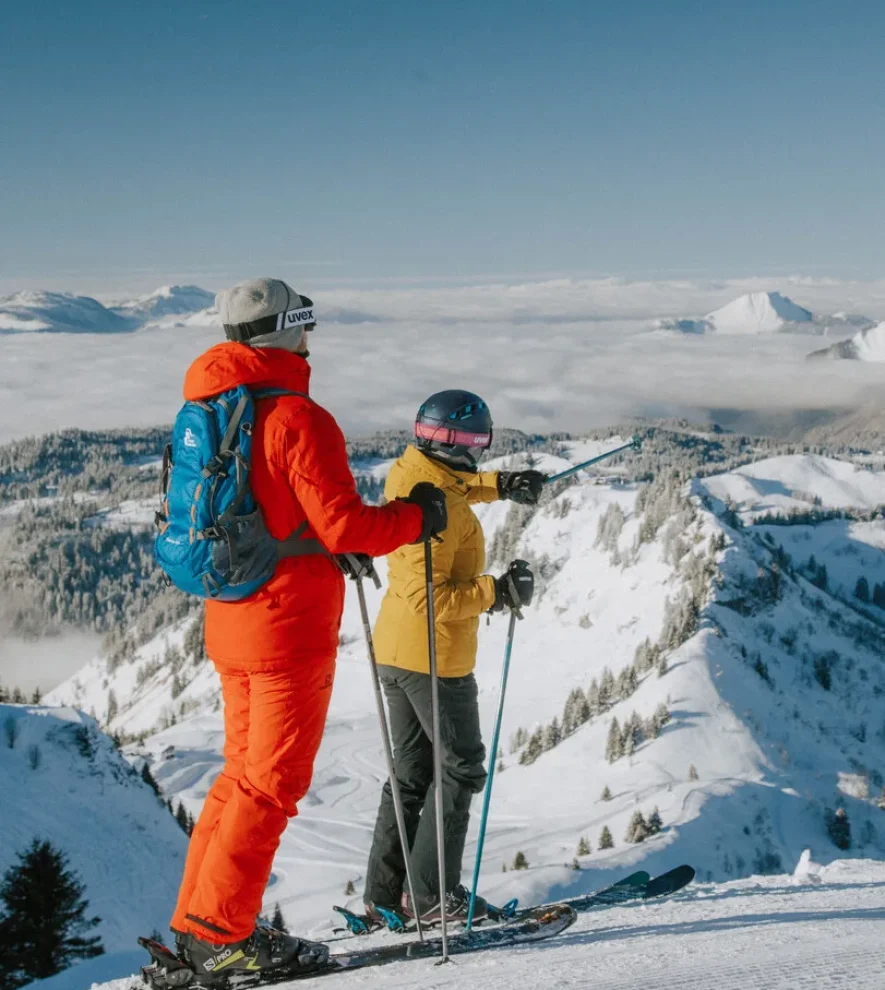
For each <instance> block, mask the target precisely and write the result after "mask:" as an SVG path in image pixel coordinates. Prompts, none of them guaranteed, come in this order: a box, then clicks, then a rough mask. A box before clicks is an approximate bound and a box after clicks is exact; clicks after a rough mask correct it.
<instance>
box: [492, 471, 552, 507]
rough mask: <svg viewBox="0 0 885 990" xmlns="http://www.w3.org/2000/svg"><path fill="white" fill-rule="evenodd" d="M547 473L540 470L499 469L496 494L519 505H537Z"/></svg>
mask: <svg viewBox="0 0 885 990" xmlns="http://www.w3.org/2000/svg"><path fill="white" fill-rule="evenodd" d="M546 481H547V475H546V474H544V473H543V472H542V471H501V472H499V474H498V496H499V497H500V498H502V499H509V500H510V501H511V502H518V503H519V504H520V505H537V504H538V499H540V497H541V492H542V491H543V490H544V484H545V482H546Z"/></svg>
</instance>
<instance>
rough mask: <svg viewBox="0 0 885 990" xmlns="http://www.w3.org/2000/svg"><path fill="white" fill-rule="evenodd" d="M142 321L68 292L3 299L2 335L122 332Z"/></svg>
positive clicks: (0, 308) (0, 314)
mask: <svg viewBox="0 0 885 990" xmlns="http://www.w3.org/2000/svg"><path fill="white" fill-rule="evenodd" d="M139 325H140V321H139V320H137V319H133V318H131V317H130V316H129V315H127V314H124V313H118V312H115V311H113V310H110V309H106V308H105V307H104V306H102V304H101V303H100V302H98V300H97V299H91V298H90V297H89V296H74V295H71V294H70V293H66V292H16V293H15V294H14V295H12V296H4V297H2V298H0V333H4V332H5V333H27V332H44V333H45V332H50V331H52V332H56V333H119V332H121V331H128V330H134V329H135V328H136V327H137V326H139Z"/></svg>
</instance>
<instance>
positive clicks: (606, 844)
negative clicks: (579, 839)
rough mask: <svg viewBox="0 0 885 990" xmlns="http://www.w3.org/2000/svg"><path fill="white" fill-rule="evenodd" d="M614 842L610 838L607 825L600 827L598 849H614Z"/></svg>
mask: <svg viewBox="0 0 885 990" xmlns="http://www.w3.org/2000/svg"><path fill="white" fill-rule="evenodd" d="M614 847H615V840H614V839H613V838H612V833H611V829H610V828H609V827H608V825H603V826H602V831H601V832H600V833H599V848H600V849H614Z"/></svg>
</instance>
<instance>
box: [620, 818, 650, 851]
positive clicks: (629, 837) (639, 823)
mask: <svg viewBox="0 0 885 990" xmlns="http://www.w3.org/2000/svg"><path fill="white" fill-rule="evenodd" d="M647 838H648V822H646V820H645V818H644V817H643V814H642V812H641V811H634V812H633V817H632V818H631V819H630V824H629V825H628V826H627V834H626V835H625V836H624V841H625V842H634V843H635V842H644V841H645V840H646V839H647Z"/></svg>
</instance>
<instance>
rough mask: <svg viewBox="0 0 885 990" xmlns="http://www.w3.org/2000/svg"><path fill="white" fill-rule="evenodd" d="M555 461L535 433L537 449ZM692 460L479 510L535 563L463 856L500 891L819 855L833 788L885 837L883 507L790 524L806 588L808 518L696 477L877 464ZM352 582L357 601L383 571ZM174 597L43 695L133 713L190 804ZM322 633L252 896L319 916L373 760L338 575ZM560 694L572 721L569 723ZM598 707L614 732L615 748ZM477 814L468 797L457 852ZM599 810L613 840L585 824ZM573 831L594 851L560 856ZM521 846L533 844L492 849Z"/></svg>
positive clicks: (194, 740) (577, 888)
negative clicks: (705, 464) (134, 636)
mask: <svg viewBox="0 0 885 990" xmlns="http://www.w3.org/2000/svg"><path fill="white" fill-rule="evenodd" d="M616 443H617V440H616V439H615V438H613V439H612V440H611V445H615V444H616ZM592 446H593V445H581V444H573V445H572V448H571V450H570V453H569V456H570V457H573V458H574V460H576V461H577V460H579V459H583V457H586V456H589V455H590V454H592V453H593V452H594V451H593V450H591V447H592ZM566 463H567V462H566V461H564V460H562V459H561V458H557V457H553V456H551V455H543V456H540V457H537V458H536V464H537V466H539V467H540V469H541V470H545V471H548V472H553V471H554V470H556V469H557V468H561V467H564V466H565V465H566ZM378 469H379V470H381V469H382V466H381V465H378ZM695 484H696V488H695V495H694V496H693V500H692V503H691V504H689V503H688V502H686V501H685V499H684V497H683V496H682V495H681V494H680V486H679V485H677V486H676V487H675V488H674V487H672V486H671V485H669V484H667V483H664V482H660V483H657V482H656V483H655V484H654V485H652V486H651V487H649V488H636V487H634V486H631V485H625V484H622V483H620V482H618V480H617V479H610V480H609V481H608V482H603V483H599V484H590V483H586V482H584V483H582V484H576V485H574V486H572V487H568V488H566V489H564V490H563V491H561V492H560V493H559V494H558V495H557V496H556V497H555V498H553V499H552V500H551V501H550V502H549V503H547V504H546V505H544V506H543V507H541V508H540V509H539V510H537V511H536V512H534V513H532V512H527V511H525V510H522V509H519V508H517V507H513V506H511V505H508V504H506V503H496V504H493V505H488V506H483V507H481V508H480V510H479V512H480V515H481V516H482V519H483V524H484V527H485V530H486V533H487V535H488V537H489V544H490V554H491V560H490V568H491V569H492V570H493V571H497V570H498V569H499V568H501V567H503V565H504V564H505V563H506V562H507V561H509V560H510V559H512V557H514V556H524V557H526V558H527V559H530V560H532V561H533V563H534V565H535V568H536V571H537V573H538V574H539V594H538V598H537V601H536V603H535V604H533V606H532V608H531V610H529V611H527V616H526V621H524V622H522V623H519V624H518V627H517V638H516V643H515V647H514V654H513V663H512V667H511V677H510V682H509V685H508V694H507V705H506V709H505V720H504V727H503V735H502V741H503V744H502V751H501V752H500V753H499V754H497V757H498V760H499V761H500V766H499V773H498V775H497V777H496V784H495V796H494V801H493V806H492V814H491V818H490V824H489V832H488V835H487V840H486V855H485V865H484V871H483V874H482V877H481V889H482V890H483V891H484V892H485V893H487V894H488V895H489V896H490V898H492V899H493V900H497V901H501V900H506V899H508V898H509V897H511V896H518V897H520V898H521V899H523V900H524V901H535V900H538V899H540V898H545V897H551V896H554V897H555V896H561V895H563V894H572V893H579V892H582V891H586V890H589V889H592V888H594V887H596V886H598V885H600V884H604V883H606V882H608V881H610V880H613V879H616V878H617V877H618V875H619V874H621V873H623V872H624V871H625V870H629V869H630V868H631V867H636V866H637V865H638V864H642V866H643V868H647V869H649V870H650V871H651V872H656V871H659V870H663V869H666V868H668V867H669V866H672V865H674V863H676V862H680V861H690V862H692V863H694V864H695V865H696V866H697V867H698V869H699V871H700V875H701V877H702V878H707V879H720V880H726V879H728V878H734V877H740V876H746V875H748V874H750V873H753V872H776V871H777V870H779V869H782V868H783V866H784V864H787V863H792V862H794V861H795V860H796V859H797V858H798V856H799V854H800V853H801V851H802V849H803V848H804V847H805V846H811V847H812V849H813V851H814V854H815V857H816V858H818V859H820V861H821V862H824V863H826V862H828V861H830V860H832V859H833V857H834V856H836V855H839V852H838V850H837V849H836V847H835V845H834V844H833V842H832V840H831V838H830V836H829V835H828V823H830V820H831V816H832V814H833V812H834V810H835V809H837V808H839V807H840V806H842V805H844V806H845V808H846V809H847V811H848V814H849V817H850V821H851V829H852V836H853V840H852V841H853V847H852V848H853V849H855V850H857V851H859V852H860V853H861V854H865V855H873V856H876V855H882V854H885V842H883V830H882V826H881V821H880V819H881V814H882V812H881V810H880V809H879V808H878V807H876V805H875V799H876V797H877V795H878V792H879V789H880V788H881V786H882V783H883V781H882V777H881V773H882V768H885V738H883V735H882V733H880V732H879V727H880V725H881V715H880V701H879V700H878V699H879V697H880V696H881V694H883V693H885V669H883V665H882V662H881V656H882V652H883V650H885V631H883V628H882V626H883V624H885V621H883V620H882V619H880V618H879V613H878V612H877V611H875V610H874V609H873V608H872V607H871V606H870V607H869V608H866V607H859V606H858V607H855V605H854V604H853V603H852V602H851V601H850V600H849V599H850V595H849V594H846V592H845V589H850V588H851V586H852V581H853V580H856V574H857V573H861V572H863V571H868V572H869V577H870V579H871V580H872V581H874V582H875V580H876V577H877V575H878V570H877V568H878V566H879V564H880V563H881V561H880V560H879V558H880V557H881V547H882V546H885V530H883V523H882V521H881V520H873V521H869V522H866V523H863V524H860V523H858V524H857V525H856V526H855V527H854V528H851V529H850V530H846V529H845V528H844V527H843V529H842V531H841V532H839V531H838V530H834V531H832V532H829V531H827V532H825V533H824V532H823V531H822V530H819V529H818V528H817V527H813V526H812V527H809V529H810V530H812V531H813V536H812V538H811V539H812V543H811V544H809V545H810V546H813V547H814V548H815V549H816V552H818V553H820V554H822V555H823V557H822V558H821V563H826V565H827V567H828V568H829V569H831V571H832V575H833V576H832V579H831V584H830V586H828V587H826V588H825V587H822V586H821V583H820V581H819V580H818V578H817V576H816V572H815V575H812V574H811V572H810V571H808V570H807V567H806V565H805V562H804V557H803V556H802V555H801V554H800V553H799V551H798V550H795V551H794V550H793V549H786V546H785V543H784V541H785V540H787V538H788V536H789V537H790V538H792V537H793V536H794V535H795V536H796V538H797V539H798V538H799V537H800V535H801V530H802V527H798V526H796V527H755V526H746V527H744V528H741V527H740V525H739V522H740V518H739V515H738V514H737V513H735V516H734V519H735V522H734V523H733V524H727V523H726V522H725V516H726V513H725V511H724V505H723V504H722V503H723V501H724V499H722V498H720V496H719V495H715V494H714V493H715V492H719V493H720V494H721V495H722V496H725V499H732V500H733V499H734V496H735V495H740V494H741V491H743V488H742V486H749V487H750V494H748V495H747V497H746V498H745V499H744V502H745V503H746V505H745V507H744V508H745V511H746V513H747V515H746V519H747V521H748V522H749V521H751V520H752V519H753V518H754V517H755V516H754V513H756V512H757V510H759V504H760V503H762V504H765V505H767V504H768V503H767V502H766V501H765V500H766V499H768V498H770V497H773V495H772V493H773V494H778V493H781V492H784V493H785V497H787V498H791V499H795V498H796V497H797V492H798V491H800V490H801V489H802V488H805V487H808V488H809V490H810V491H811V492H815V491H816V490H818V489H819V490H820V492H821V494H820V496H819V499H820V501H821V504H827V503H832V504H837V505H844V504H849V505H862V506H867V505H870V504H875V503H876V502H878V501H879V500H880V496H879V492H880V491H881V485H882V478H881V476H880V475H876V474H873V473H868V472H856V471H855V468H854V466H853V465H851V464H848V463H842V462H834V461H831V460H826V459H821V458H805V457H784V458H772V459H769V460H768V461H765V462H761V463H759V464H756V465H753V466H752V468H751V469H746V468H745V469H741V470H740V471H737V472H730V473H728V474H726V475H723V476H722V477H720V478H708V479H706V480H705V481H704V482H703V486H702V487H701V486H700V483H695ZM760 493H761V494H760ZM750 495H752V498H753V499H755V501H751V499H750ZM704 504H706V505H707V506H708V507H704ZM720 512H722V514H723V518H722V519H720V518H718V516H717V513H720ZM729 518H730V517H729ZM781 531H782V533H783V535H782V534H781ZM831 558H832V560H831ZM791 560H792V561H793V563H791V562H790V561H791ZM840 560H841V561H843V564H842V566H843V568H844V572H843V570H840V565H839V564H838V563H837V562H838V561H840ZM830 561H831V562H830ZM852 562H853V563H852ZM877 562H878V563H877ZM852 567H854V568H855V571H852ZM382 576H383V566H382ZM882 577H883V579H885V571H883V574H882ZM812 578H814V580H812ZM367 591H368V593H369V600H370V607H371V609H372V611H373V613H374V611H375V610H376V609H377V607H378V604H379V601H380V595H379V594H376V593H375V591H374V589H371V588H368V589H367ZM193 621H194V620H193V619H191V620H184V621H182V622H180V623H178V624H177V625H176V626H174V627H172V628H170V629H167V630H164V631H162V632H161V633H160V634H159V635H158V636H157V637H156V639H155V640H153V641H152V642H151V643H149V644H147V645H146V646H144V647H142V648H141V649H139V650H138V651H136V652H135V653H134V654H133V655H132V656H130V657H126V658H124V659H123V660H122V661H117V662H116V663H114V664H109V663H108V662H107V661H106V660H104V659H98V660H96V661H94V662H93V663H92V664H91V665H90V666H89V667H88V668H86V669H85V670H83V671H81V673H80V674H79V675H78V676H77V677H76V678H75V679H73V680H72V681H71V682H68V684H67V685H64V686H62V687H61V688H59V689H58V690H57V691H56V692H53V694H52V696H51V697H52V699H53V700H59V699H64V700H66V701H69V702H71V703H76V704H79V705H82V706H83V707H84V708H86V709H87V710H88V709H89V708H94V709H95V711H96V713H97V715H98V716H99V717H100V718H101V719H102V721H104V720H106V719H107V718H108V717H109V716H110V724H111V726H112V727H114V728H118V729H124V730H125V731H127V732H130V733H133V734H137V735H138V739H136V740H134V741H133V742H132V743H131V744H130V746H129V747H128V750H129V752H130V755H132V756H133V757H138V758H147V759H148V760H149V761H150V763H151V766H152V769H153V772H154V774H155V775H156V777H157V778H158V780H159V781H160V784H161V786H162V787H163V789H164V792H165V793H166V794H167V795H168V796H170V797H172V798H173V799H174V800H175V801H176V802H177V801H178V800H183V802H184V803H185V805H186V806H187V807H188V809H189V810H190V811H191V812H192V813H194V814H197V813H198V812H199V809H200V806H201V803H202V800H203V798H204V797H205V795H206V792H207V790H208V787H209V785H210V783H211V781H212V779H213V778H214V776H215V774H217V772H218V771H219V769H220V767H221V762H222V757H221V743H222V738H223V727H222V716H221V711H220V705H219V701H218V686H217V679H216V676H215V674H214V672H213V671H212V669H211V667H210V665H208V664H206V663H205V662H202V661H200V660H199V659H198V658H197V657H196V656H195V655H194V653H193V651H192V650H190V649H188V648H186V647H185V644H186V642H187V641H188V639H189V633H190V636H192V635H193V631H192V630H191V624H192V623H193ZM505 629H506V623H505V622H504V621H503V619H502V618H501V617H499V616H496V617H493V618H492V619H491V622H490V624H489V625H486V624H485V623H483V625H482V628H481V635H480V651H479V658H478V666H477V679H478V682H479V685H480V708H481V715H482V719H483V727H484V734H485V737H486V739H487V740H488V739H489V738H490V736H491V727H492V720H493V717H494V710H495V706H496V702H497V694H498V679H499V675H500V670H501V661H502V657H503V652H504V640H505ZM341 643H342V646H341V650H340V655H339V665H338V676H337V679H336V687H335V693H334V697H333V701H332V707H331V712H330V718H329V723H328V728H327V731H326V735H325V738H324V741H323V745H322V748H321V751H320V754H319V758H318V761H317V766H316V773H315V777H314V781H313V784H312V787H311V790H310V792H309V794H308V796H307V798H306V799H305V801H304V802H303V803H302V808H301V810H300V814H299V816H298V818H297V819H295V820H294V821H293V822H292V824H291V826H290V827H289V828H288V830H287V831H286V833H285V835H284V836H283V840H282V843H281V846H280V849H279V852H278V854H277V858H276V862H275V866H274V873H273V878H272V882H271V885H270V887H269V889H268V892H267V898H266V901H265V907H266V909H267V910H268V911H271V910H272V909H273V906H274V904H275V903H280V905H281V907H282V909H283V912H284V915H285V917H286V919H287V921H288V922H289V924H290V925H292V926H293V927H295V928H296V929H298V930H301V931H304V932H310V933H313V934H314V935H317V936H322V935H327V934H328V932H329V930H330V928H331V927H332V925H333V924H334V916H333V914H332V912H331V905H332V904H333V903H340V901H341V900H342V899H343V898H344V889H345V886H346V885H347V883H348V881H352V882H353V883H354V884H355V886H356V889H357V891H358V892H359V891H360V890H361V884H362V878H363V875H364V870H365V862H366V857H367V853H368V847H369V843H370V840H371V831H372V826H373V822H374V817H375V812H376V809H377V801H378V791H379V787H380V783H381V781H382V780H383V779H384V776H385V772H384V763H383V757H382V752H381V746H380V742H379V737H378V725H377V719H376V716H375V713H374V704H373V698H372V691H371V683H370V679H369V671H368V666H367V660H366V653H365V646H364V644H363V641H362V637H361V629H360V625H359V617H358V612H357V607H356V601H355V598H354V595H353V591H352V589H351V590H350V593H349V595H348V601H347V605H346V611H345V616H344V623H343V628H342V638H341ZM655 644H659V646H658V647H657V649H656V647H655ZM573 692H581V695H579V697H581V698H583V699H585V701H586V706H587V707H588V708H591V710H592V712H593V714H592V717H590V718H589V719H586V717H582V718H578V719H575V718H574V700H572V701H571V702H569V705H570V706H571V708H568V706H567V705H566V702H567V701H568V699H569V696H570V695H571V697H572V699H574V697H575V695H574V693H573ZM603 695H604V696H605V697H603ZM112 698H113V704H111V699H112ZM584 703H585V702H584V701H582V702H581V704H582V705H583V704H584ZM109 707H110V708H111V709H113V708H115V709H116V710H115V711H113V710H111V711H109ZM567 709H568V711H570V712H571V714H567ZM661 712H663V714H664V718H662V719H661V721H660V722H659V723H658V725H657V726H656V727H650V726H651V723H652V717H653V716H656V715H658V714H659V713H661ZM564 717H567V718H570V719H572V723H573V724H571V725H570V726H569V728H568V730H567V731H566V732H565V733H563V718H564ZM554 719H555V720H556V722H555V724H554V722H553V720H554ZM615 719H616V720H617V722H618V726H619V729H620V735H619V736H618V740H619V747H618V751H617V752H611V751H610V739H611V737H612V733H613V729H612V724H613V720H615ZM631 724H632V725H633V726H634V728H635V732H631V734H630V742H629V745H628V744H627V742H626V738H627V737H626V735H625V733H626V728H625V726H627V725H631ZM520 730H521V731H520ZM563 735H565V736H566V738H562V736H563ZM533 736H534V737H536V743H535V742H533V741H532V737H533ZM535 745H536V746H537V751H535V752H534V753H533V752H532V749H533V746H535ZM604 788H607V789H608V790H607V792H606V794H603V789H604ZM654 808H658V810H659V813H660V816H661V818H662V820H663V824H664V828H663V831H662V832H661V833H660V834H658V835H656V836H654V837H653V838H650V839H648V840H646V841H645V842H644V843H641V844H638V845H635V844H631V843H628V842H627V841H626V832H627V827H628V824H629V822H630V820H631V818H632V816H633V815H634V814H635V813H636V812H637V811H641V812H642V813H643V814H644V815H646V816H648V815H649V814H650V813H651V812H652V811H653V809H654ZM476 826H477V822H476V819H475V818H474V821H473V823H472V826H471V832H470V837H469V843H468V848H467V855H466V861H467V862H468V863H470V862H471V859H472V856H473V853H474V851H475V845H474V840H475V837H476ZM603 828H608V829H609V830H610V832H611V834H612V837H613V839H614V846H613V848H610V849H607V850H600V849H599V840H600V835H601V832H602V830H603ZM581 838H586V839H587V840H589V843H590V845H591V846H592V850H593V851H592V853H591V854H590V855H589V856H582V857H580V859H579V862H578V865H579V866H580V867H581V869H579V870H574V869H573V868H572V863H573V860H574V858H575V856H576V851H577V846H578V843H579V841H580V839H581ZM517 852H522V853H523V854H524V855H525V857H526V858H527V860H528V862H529V869H527V870H524V871H513V870H510V869H508V871H507V872H502V865H508V866H509V865H510V864H512V862H513V860H514V857H515V855H516V853H517ZM355 902H356V903H358V902H359V899H358V897H357V898H356V899H355Z"/></svg>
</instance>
